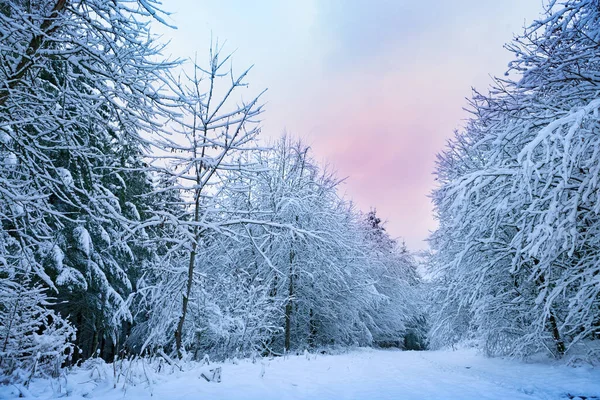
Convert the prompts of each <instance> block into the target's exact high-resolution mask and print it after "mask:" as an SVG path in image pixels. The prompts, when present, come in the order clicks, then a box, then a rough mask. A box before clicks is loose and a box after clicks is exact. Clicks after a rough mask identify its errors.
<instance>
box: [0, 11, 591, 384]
mask: <svg viewBox="0 0 600 400" xmlns="http://www.w3.org/2000/svg"><path fill="white" fill-rule="evenodd" d="M160 7H161V6H160V3H159V2H158V1H154V0H137V1H121V0H115V1H111V2H105V1H103V0H87V1H79V0H71V1H69V0H53V1H24V0H0V53H1V54H2V59H1V60H0V66H1V67H0V222H1V225H0V383H1V384H9V383H17V384H19V385H23V386H25V387H26V386H27V385H28V384H29V382H31V380H32V379H33V378H35V377H39V376H42V377H54V378H56V377H59V376H60V375H61V374H63V373H65V371H66V370H68V369H69V368H70V367H72V366H75V365H81V363H83V362H85V361H86V360H89V359H102V360H104V361H106V362H113V361H115V360H118V359H123V358H133V357H139V358H150V357H160V358H162V359H164V360H165V362H167V363H168V364H175V363H177V362H178V360H198V361H199V360H203V359H212V360H224V359H232V358H246V357H260V356H281V355H284V354H286V353H289V352H303V351H305V350H308V351H317V350H323V351H325V350H327V351H330V350H332V351H333V350H340V349H345V348H349V347H354V346H367V347H369V346H373V347H397V348H401V349H405V350H424V349H428V348H429V349H437V348H443V347H447V346H453V345H456V344H459V343H462V344H464V343H469V344H470V345H472V346H476V347H478V348H479V349H481V350H482V351H483V352H484V353H485V354H486V355H488V356H510V357H517V358H521V359H527V358H530V357H532V356H539V355H540V354H543V355H544V356H547V357H551V358H553V359H564V358H565V356H567V355H569V354H578V355H579V356H580V357H581V358H582V359H583V360H585V361H586V362H588V363H590V364H593V365H597V363H598V362H599V361H600V346H599V344H600V343H599V342H600V217H599V212H600V190H599V189H600V188H599V185H600V181H599V178H600V134H599V133H600V123H599V122H598V114H599V111H600V91H599V90H598V85H599V84H600V2H599V1H598V0H564V1H547V2H546V3H545V5H544V8H545V10H544V14H543V16H542V17H541V18H540V19H538V20H537V21H535V22H534V23H533V24H531V25H529V26H528V27H527V28H526V29H525V30H524V32H523V33H522V34H521V35H519V36H518V37H516V38H515V39H513V41H511V42H510V43H509V44H507V45H506V48H507V50H508V51H510V52H511V53H512V55H513V61H512V62H511V64H510V65H509V71H508V72H507V74H506V76H505V77H502V78H496V79H494V81H493V83H492V86H491V87H490V89H489V91H488V93H487V94H482V93H480V92H474V94H473V97H472V99H471V100H470V103H469V105H468V109H469V111H470V112H471V118H470V119H469V121H468V123H467V124H466V126H465V127H464V128H463V129H461V130H460V131H457V132H456V133H455V136H454V138H453V139H452V140H450V141H449V142H448V144H447V146H446V148H445V150H444V151H442V152H441V153H440V154H439V155H438V161H437V167H436V170H435V175H436V177H437V181H438V185H437V188H436V189H435V190H434V192H433V193H432V195H431V198H432V201H433V203H434V206H435V215H436V218H437V219H438V222H439V228H438V229H437V230H436V231H435V232H433V233H432V235H431V237H430V239H429V244H430V247H431V250H430V251H429V252H428V253H426V254H423V253H419V254H414V253H413V252H411V251H409V249H407V248H406V247H405V246H404V245H403V244H402V243H400V242H399V241H398V240H396V239H394V238H392V237H391V236H390V235H389V234H388V233H387V232H386V230H385V228H384V224H383V223H382V221H381V220H380V218H379V217H378V216H377V214H376V213H375V211H373V210H371V211H369V212H362V211H360V210H358V209H356V207H355V205H354V204H353V203H352V202H351V201H350V200H348V199H346V198H344V197H343V196H341V195H340V183H341V181H342V180H341V179H340V178H339V177H338V176H336V173H335V172H333V171H331V170H330V169H329V168H328V167H326V166H322V165H319V163H318V162H317V161H316V160H315V158H314V156H313V155H312V153H311V149H310V147H309V146H307V145H306V144H304V143H303V142H302V141H301V140H296V139H294V138H293V137H291V136H290V135H284V136H283V137H281V138H280V139H279V140H276V141H274V142H272V143H265V141H263V140H259V138H260V130H261V127H260V121H261V119H262V118H263V117H266V118H268V116H267V115H266V114H265V115H263V111H264V109H263V102H262V93H261V92H258V93H254V94H253V95H252V94H249V93H252V91H250V90H249V89H248V87H247V86H248V81H249V80H251V72H252V71H251V69H247V70H244V69H241V70H238V69H237V68H232V60H231V55H230V54H229V53H226V52H225V51H224V50H223V47H222V46H221V45H220V44H219V42H217V41H215V42H214V45H213V46H212V47H211V49H210V51H209V53H208V55H207V57H202V56H198V57H197V58H196V59H195V61H194V62H191V61H180V60H169V59H165V58H164V57H163V56H162V53H163V52H164V49H165V46H166V45H164V44H162V43H161V42H160V41H158V39H155V38H154V36H153V34H152V32H151V31H150V27H151V24H150V21H155V22H158V23H162V24H167V22H165V21H164V20H163V16H164V15H165V11H163V10H162V9H161V8H160ZM204 58H205V59H206V61H207V62H206V63H203V62H202V60H203V59H204ZM263 93H264V92H263ZM424 201H426V199H424Z"/></svg>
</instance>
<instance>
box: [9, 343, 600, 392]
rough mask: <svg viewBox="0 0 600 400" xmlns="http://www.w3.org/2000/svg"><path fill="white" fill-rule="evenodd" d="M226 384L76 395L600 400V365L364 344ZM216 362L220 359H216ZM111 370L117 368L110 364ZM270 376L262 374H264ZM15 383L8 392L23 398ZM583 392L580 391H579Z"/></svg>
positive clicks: (44, 388) (83, 386) (108, 383)
mask: <svg viewBox="0 0 600 400" xmlns="http://www.w3.org/2000/svg"><path fill="white" fill-rule="evenodd" d="M221 366H222V369H223V374H222V382H221V383H212V382H211V383H209V382H206V381H205V380H204V379H201V378H200V373H201V372H203V371H206V370H207V369H208V367H202V368H201V367H196V368H192V369H190V370H188V371H185V372H177V373H173V374H170V375H154V379H153V380H155V383H154V384H153V385H152V387H151V388H149V387H148V385H147V384H139V385H137V386H131V385H130V386H129V387H128V388H127V391H126V393H124V392H123V390H122V389H121V386H122V385H119V387H118V388H117V389H113V387H112V376H111V375H108V373H109V372H112V369H111V368H110V367H109V366H107V367H106V368H107V371H106V373H107V375H108V378H107V379H106V380H105V381H104V382H102V383H97V382H93V381H92V380H91V379H90V377H91V375H90V371H89V370H88V371H84V370H80V371H78V372H76V373H75V374H73V375H72V376H71V377H70V378H69V384H68V387H69V391H70V396H69V397H70V398H73V399H83V398H94V399H102V400H104V399H122V398H125V399H135V400H137V399H142V398H150V394H151V393H152V398H153V399H157V400H163V399H165V400H167V399H169V400H192V399H193V400H199V399H210V400H213V399H214V400H216V399H227V400H235V399H265V400H266V399H315V400H324V399H332V400H333V399H335V400H339V399H366V400H377V399H396V400H397V399H461V400H468V399H477V400H482V399H527V400H536V399H569V398H573V397H574V396H587V399H588V400H591V399H594V398H595V396H598V397H597V398H598V399H600V369H590V368H587V367H581V368H571V367H565V366H560V365H550V364H524V363H520V362H516V361H509V360H501V359H486V358H484V357H482V356H480V355H478V354H477V353H476V352H475V351H473V350H460V351H455V352H452V351H439V352H438V351H436V352H401V351H384V350H370V349H361V350H357V351H353V352H350V353H348V354H343V355H335V356H330V355H316V356H315V355H309V356H308V357H307V356H294V357H289V358H288V359H282V358H276V359H272V360H263V361H260V360H259V361H257V362H256V363H255V364H253V363H251V362H250V361H240V362H239V363H237V364H232V363H226V364H223V365H221ZM211 367H214V365H211ZM108 369H110V371H109V370H108ZM261 375H262V377H261ZM54 390H55V393H54V394H52V391H51V390H50V389H49V384H48V381H37V382H34V384H33V385H32V387H31V393H32V394H33V395H34V396H36V397H38V398H41V399H48V398H54V397H58V395H59V393H57V392H56V385H55V389H54ZM17 393H18V392H16V390H15V389H11V388H10V387H1V388H0V398H11V397H16V395H17ZM574 398H577V397H574Z"/></svg>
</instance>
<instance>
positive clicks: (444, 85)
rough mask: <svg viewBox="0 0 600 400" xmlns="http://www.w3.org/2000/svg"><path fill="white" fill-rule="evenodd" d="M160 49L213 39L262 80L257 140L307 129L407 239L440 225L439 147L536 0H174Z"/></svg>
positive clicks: (358, 194)
mask: <svg viewBox="0 0 600 400" xmlns="http://www.w3.org/2000/svg"><path fill="white" fill-rule="evenodd" d="M164 4H165V9H166V10H168V11H171V12H172V13H173V14H172V15H171V16H170V17H168V18H166V20H167V21H168V22H170V23H172V24H174V25H176V26H177V27H178V29H177V30H172V29H166V28H164V27H157V31H158V32H160V33H161V34H162V35H163V36H164V38H165V39H168V40H171V44H170V46H169V47H168V50H167V51H166V54H167V55H168V54H173V55H174V56H177V57H182V58H188V57H193V55H194V53H195V52H197V53H198V59H199V60H200V61H202V60H203V58H202V57H205V55H206V54H208V52H207V49H208V47H209V44H210V38H211V33H212V36H213V38H219V40H220V41H225V40H226V41H227V43H226V46H225V49H226V50H228V51H234V50H235V55H234V69H237V70H241V69H242V68H244V67H247V66H249V65H252V64H254V69H253V71H252V73H251V75H250V76H249V79H248V80H249V82H250V84H251V86H250V89H251V90H256V91H259V90H260V89H262V88H268V92H267V93H266V95H265V101H266V102H267V106H266V112H265V114H264V121H263V124H262V125H263V137H265V138H269V137H271V138H275V137H278V136H280V135H281V134H282V133H283V132H284V131H287V132H289V133H290V134H293V135H294V136H297V137H300V138H303V139H304V140H305V142H306V143H308V144H310V145H311V146H312V148H313V150H314V153H315V155H316V157H317V159H318V160H321V161H323V162H324V163H325V162H328V163H329V164H331V165H332V166H333V167H334V168H335V169H336V170H337V172H338V175H339V176H340V177H346V176H347V177H348V179H347V180H346V182H345V183H344V184H343V186H342V188H341V189H342V193H346V194H347V196H348V197H349V198H351V199H352V200H354V201H355V202H356V204H357V205H358V207H359V208H360V209H362V210H365V211H368V210H369V208H371V207H374V208H377V211H378V214H379V215H380V217H382V218H384V219H386V220H387V221H388V224H387V229H388V231H389V232H390V233H391V234H392V235H393V236H395V237H401V238H403V239H404V240H405V241H406V243H407V245H408V246H409V248H411V249H414V250H417V249H424V248H426V247H427V244H426V242H424V241H423V240H424V239H425V238H426V237H427V236H428V234H429V231H431V230H433V229H435V226H436V222H435V221H434V219H433V216H432V215H433V213H432V206H431V203H430V200H429V198H428V197H427V196H428V194H429V193H430V191H431V190H432V188H433V187H434V185H435V182H434V177H433V175H432V172H433V170H434V162H435V155H436V153H437V152H439V151H440V150H442V149H443V147H444V144H445V142H446V140H447V139H448V138H449V137H451V135H452V132H453V130H454V129H457V128H460V127H461V125H462V124H463V120H464V118H465V117H466V116H467V113H466V112H465V111H463V109H462V108H463V107H465V106H466V100H465V97H468V96H469V95H470V91H471V87H475V88H477V89H479V90H485V89H486V87H487V86H488V84H489V83H490V75H501V74H503V73H504V72H505V70H506V65H507V63H508V61H509V60H510V59H511V55H510V54H509V53H508V52H507V51H506V50H504V49H503V44H504V43H506V42H507V41H509V40H510V39H511V38H512V36H513V34H514V33H520V32H521V31H522V27H523V26H524V24H525V23H529V22H531V21H532V20H533V19H534V18H535V17H536V16H537V15H538V14H539V12H540V11H541V10H542V1H541V0H503V1H497V0H455V1H448V0H429V1H407V0H372V1H369V0H302V1H300V0H296V1H283V0H281V1H278V0H271V1H267V0H263V1H245V0H223V1H216V0H212V1H204V0H169V1H165V2H164Z"/></svg>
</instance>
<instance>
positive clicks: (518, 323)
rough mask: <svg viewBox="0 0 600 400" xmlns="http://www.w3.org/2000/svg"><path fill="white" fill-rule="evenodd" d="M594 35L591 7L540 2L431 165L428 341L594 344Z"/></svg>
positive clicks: (490, 346)
mask: <svg viewBox="0 0 600 400" xmlns="http://www.w3.org/2000/svg"><path fill="white" fill-rule="evenodd" d="M599 23H600V8H599V6H598V2H597V1H592V0H590V1H586V0H584V1H564V2H558V1H550V2H548V4H547V9H546V13H545V15H543V17H541V18H540V19H539V20H538V21H536V22H534V23H533V24H532V25H531V26H530V27H529V28H527V29H526V31H525V33H524V34H523V35H522V36H520V37H518V38H516V39H515V40H514V41H513V42H512V43H511V44H509V45H508V46H507V47H508V49H509V50H511V51H512V52H513V53H514V54H515V60H514V61H513V62H512V63H511V70H510V72H511V73H516V78H514V79H510V78H505V79H497V80H496V83H495V85H494V87H493V88H492V91H491V93H490V94H489V95H486V96H484V95H480V94H476V95H475V97H474V99H473V102H472V106H473V113H474V114H473V118H472V119H471V121H470V123H469V124H468V126H467V127H466V129H465V130H464V131H463V132H460V133H458V134H457V136H456V138H455V139H454V141H453V142H451V143H450V145H449V147H448V149H447V150H446V152H444V153H443V154H442V155H441V156H440V158H439V163H438V169H437V173H438V178H439V181H440V188H439V189H437V190H436V191H435V193H434V202H435V205H436V210H437V214H438V217H439V220H440V228H439V229H438V231H437V232H436V233H435V234H434V236H433V238H432V243H433V245H434V247H435V249H436V254H435V256H434V261H433V262H434V265H435V268H434V269H435V274H436V275H437V282H438V284H439V286H438V287H439V290H438V302H439V304H440V307H439V309H438V311H437V313H436V314H437V318H436V319H437V323H436V326H435V328H434V337H437V338H438V339H442V341H444V339H446V340H448V339H458V338H451V337H449V334H450V333H451V332H464V334H463V335H461V336H462V337H463V338H464V337H465V336H468V335H472V336H474V337H475V338H478V339H483V341H484V344H485V346H486V349H487V351H488V353H490V354H518V355H528V354H531V353H532V352H535V351H539V350H545V351H546V350H547V351H549V352H550V353H552V354H554V355H556V356H561V355H562V354H564V353H565V352H566V351H568V350H569V349H570V348H572V347H573V346H574V345H576V344H577V343H578V342H579V341H581V340H582V339H593V338H594V337H595V336H596V335H597V330H598V327H599V325H600V285H599V284H598V276H600V269H599V265H600V264H599V257H600V242H598V240H597V239H596V238H597V237H598V232H597V231H598V228H599V227H600V220H599V219H598V211H599V210H600V209H599V208H598V207H599V206H598V204H600V203H599V202H598V193H600V192H599V190H598V178H599V173H600V163H599V160H600V158H599V157H598V154H599V151H600V142H599V140H598V138H599V135H598V133H599V129H600V126H599V125H598V121H597V119H598V118H597V116H598V112H599V110H600V109H599V107H600V98H599V97H598V90H597V86H598V84H599V83H600V81H599V78H598V77H599V76H600V75H599V66H600V63H599V62H598V61H599V57H600V52H599V51H598V48H599V43H600V42H599V40H600V30H599V29H598V26H600V25H599ZM453 326H454V327H457V328H458V329H459V330H458V331H457V330H456V329H453V328H452V327H453ZM436 333H437V334H440V333H441V334H442V335H441V336H440V335H436Z"/></svg>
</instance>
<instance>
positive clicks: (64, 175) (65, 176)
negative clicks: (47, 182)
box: [56, 168, 73, 187]
mask: <svg viewBox="0 0 600 400" xmlns="http://www.w3.org/2000/svg"><path fill="white" fill-rule="evenodd" d="M56 173H57V174H58V176H59V177H60V179H61V180H62V181H63V183H64V184H65V186H68V187H71V186H73V176H72V175H71V172H70V171H69V170H68V169H65V168H56Z"/></svg>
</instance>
